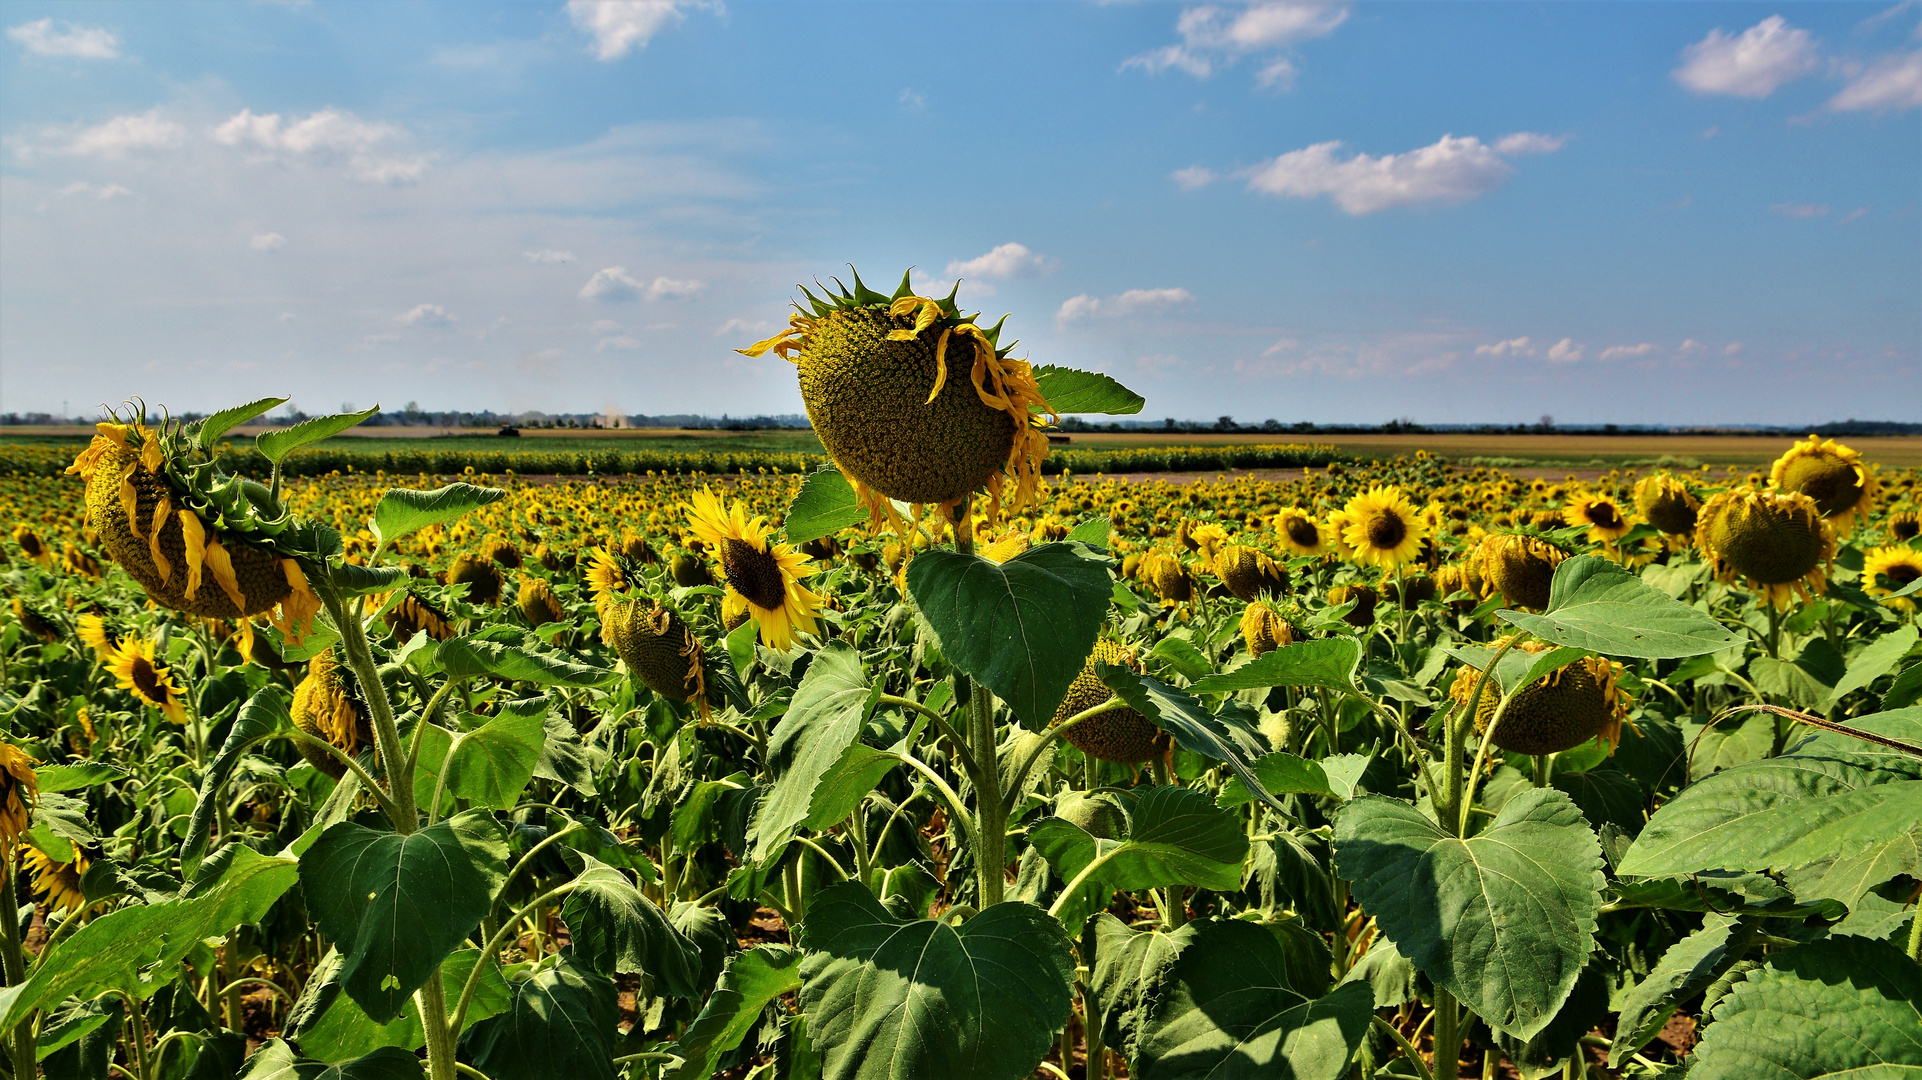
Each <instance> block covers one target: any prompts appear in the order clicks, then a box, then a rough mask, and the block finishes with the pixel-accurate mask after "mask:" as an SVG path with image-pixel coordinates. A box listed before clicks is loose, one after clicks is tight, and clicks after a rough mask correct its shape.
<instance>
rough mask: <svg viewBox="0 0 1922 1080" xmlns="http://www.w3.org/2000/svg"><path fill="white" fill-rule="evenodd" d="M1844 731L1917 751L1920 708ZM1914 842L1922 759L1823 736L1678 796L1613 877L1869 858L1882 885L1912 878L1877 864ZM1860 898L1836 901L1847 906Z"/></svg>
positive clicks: (1902, 867) (1921, 818)
mask: <svg viewBox="0 0 1922 1080" xmlns="http://www.w3.org/2000/svg"><path fill="white" fill-rule="evenodd" d="M1851 726H1853V727H1857V728H1860V729H1861V730H1863V731H1867V732H1871V733H1873V734H1877V735H1883V736H1886V737H1888V738H1891V739H1895V740H1899V741H1903V742H1907V743H1909V744H1911V745H1922V708H1909V709H1900V710H1897V711H1895V712H1886V713H1876V714H1874V715H1872V716H1865V717H1861V718H1859V719H1856V720H1854V721H1852V722H1851ZM1918 837H1922V757H1916V756H1914V755H1911V754H1905V753H1903V752H1901V751H1899V750H1891V749H1888V748H1886V747H1881V746H1877V745H1875V744H1873V743H1867V742H1863V741H1861V740H1859V739H1854V738H1850V737H1849V736H1846V735H1834V734H1825V735H1820V736H1817V737H1815V738H1813V739H1810V740H1808V741H1806V742H1803V743H1802V744H1801V745H1799V746H1797V747H1795V748H1794V749H1793V750H1791V751H1790V752H1789V753H1787V754H1784V755H1782V756H1781V757H1774V758H1767V759H1765V760H1762V761H1754V762H1750V763H1748V764H1746V765H1737V766H1736V767H1734V768H1732V769H1723V770H1722V771H1720V772H1718V773H1714V774H1713V775H1710V776H1707V777H1704V778H1702V779H1701V780H1698V781H1696V782H1695V783H1694V784H1693V785H1691V786H1689V787H1687V788H1685V789H1683V791H1682V793H1681V794H1680V795H1677V796H1676V797H1675V798H1673V799H1671V800H1669V801H1668V802H1667V803H1666V804H1664V805H1663V806H1662V808H1661V809H1660V810H1657V811H1656V812H1655V814H1654V816H1653V817H1651V818H1650V819H1649V821H1648V824H1647V825H1646V826H1644V827H1643V829H1642V833H1641V835H1640V836H1639V837H1637V838H1636V841H1635V846H1634V847H1632V848H1630V849H1629V851H1628V854H1627V855H1626V856H1624V857H1623V858H1622V862H1621V865H1620V866H1619V867H1617V872H1618V873H1621V874H1623V875H1629V876H1654V875H1661V874H1691V873H1700V872H1702V871H1705V870H1753V871H1764V870H1774V871H1780V870H1791V869H1795V868H1798V867H1804V866H1811V865H1814V864H1816V863H1821V862H1826V861H1828V860H1833V859H1845V860H1856V859H1863V858H1869V859H1870V860H1871V862H1872V863H1874V864H1876V865H1880V866H1881V867H1882V868H1884V869H1886V870H1887V874H1888V876H1887V877H1883V878H1882V879H1881V881H1886V880H1888V877H1893V876H1895V875H1896V874H1898V873H1914V872H1915V870H1916V867H1915V864H1914V862H1913V861H1912V860H1898V861H1897V862H1895V863H1892V864H1890V863H1886V862H1883V861H1882V860H1880V859H1877V858H1875V856H1877V855H1878V853H1880V854H1887V853H1889V852H1891V851H1904V850H1906V851H1908V852H1910V853H1913V852H1914V851H1915V842H1916V839H1917V838H1918ZM1881 881H1871V882H1866V883H1861V884H1862V887H1864V888H1866V887H1872V886H1874V885H1878V884H1880V883H1881ZM1825 894H1826V893H1825ZM1859 895H1860V893H1859V892H1856V893H1854V895H1851V896H1835V897H1834V898H1835V899H1838V900H1841V901H1842V902H1843V903H1852V902H1853V901H1854V899H1855V897H1856V896H1859ZM1813 898H1814V896H1812V895H1802V896H1801V899H1803V900H1809V899H1813Z"/></svg>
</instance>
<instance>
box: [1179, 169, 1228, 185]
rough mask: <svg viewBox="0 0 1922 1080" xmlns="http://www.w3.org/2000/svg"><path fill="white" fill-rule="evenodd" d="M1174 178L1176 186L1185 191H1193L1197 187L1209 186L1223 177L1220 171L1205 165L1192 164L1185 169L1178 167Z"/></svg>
mask: <svg viewBox="0 0 1922 1080" xmlns="http://www.w3.org/2000/svg"><path fill="white" fill-rule="evenodd" d="M1174 178H1175V186H1177V187H1179V188H1180V189H1181V190H1183V191H1193V190H1195V189H1196V188H1203V187H1207V186H1208V185H1209V184H1212V183H1214V182H1215V181H1216V180H1218V179H1220V178H1221V177H1220V174H1219V173H1217V172H1215V171H1214V170H1213V169H1210V168H1208V167H1207V166H1205V165H1190V166H1188V167H1187V168H1185V169H1176V170H1175V171H1174Z"/></svg>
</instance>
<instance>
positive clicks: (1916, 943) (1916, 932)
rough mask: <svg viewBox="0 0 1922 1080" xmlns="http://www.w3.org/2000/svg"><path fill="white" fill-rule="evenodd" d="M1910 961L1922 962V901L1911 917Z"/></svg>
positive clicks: (1918, 903)
mask: <svg viewBox="0 0 1922 1080" xmlns="http://www.w3.org/2000/svg"><path fill="white" fill-rule="evenodd" d="M1909 959H1911V960H1916V961H1922V901H1919V902H1917V903H1916V905H1915V911H1914V913H1913V914H1911V915H1910V916H1909Z"/></svg>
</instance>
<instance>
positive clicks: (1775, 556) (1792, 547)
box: [1695, 487, 1835, 608]
mask: <svg viewBox="0 0 1922 1080" xmlns="http://www.w3.org/2000/svg"><path fill="white" fill-rule="evenodd" d="M1695 542H1696V544H1697V545H1699V546H1700V547H1701V549H1702V551H1703V552H1704V553H1705V554H1706V555H1707V556H1708V557H1709V562H1710V564H1711V565H1712V566H1713V567H1714V568H1715V572H1716V575H1717V576H1718V577H1720V578H1722V580H1724V581H1731V580H1734V579H1735V578H1736V577H1741V578H1744V579H1746V580H1747V581H1748V583H1749V587H1750V588H1752V589H1754V590H1755V591H1756V592H1758V593H1761V594H1762V595H1763V596H1766V597H1767V598H1768V600H1769V602H1770V603H1771V604H1774V605H1775V606H1776V607H1778V608H1783V607H1787V606H1788V604H1789V602H1790V600H1791V599H1792V598H1793V597H1795V596H1798V595H1799V596H1801V598H1802V599H1804V600H1807V599H1809V593H1810V591H1811V590H1813V591H1815V592H1818V593H1819V592H1822V591H1824V590H1825V589H1826V588H1827V587H1828V565H1829V563H1830V562H1831V561H1832V560H1833V559H1834V558H1835V530H1834V529H1832V528H1830V527H1829V523H1828V522H1827V521H1826V520H1824V519H1823V517H1822V512H1821V508H1820V507H1819V506H1818V505H1817V504H1816V501H1815V500H1814V499H1813V498H1812V497H1810V496H1808V495H1804V494H1802V493H1800V492H1793V493H1787V492H1780V491H1775V492H1761V491H1756V490H1754V489H1753V488H1746V487H1744V488H1736V489H1733V490H1731V491H1724V492H1722V493H1721V494H1720V495H1717V496H1715V497H1714V498H1712V499H1710V500H1709V501H1708V503H1707V505H1705V506H1703V507H1702V513H1701V520H1700V523H1699V524H1697V525H1696V527H1695Z"/></svg>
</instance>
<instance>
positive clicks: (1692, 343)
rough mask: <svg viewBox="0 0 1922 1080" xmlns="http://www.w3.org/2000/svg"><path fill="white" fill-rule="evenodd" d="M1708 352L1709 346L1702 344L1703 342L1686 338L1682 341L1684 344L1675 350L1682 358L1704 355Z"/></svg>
mask: <svg viewBox="0 0 1922 1080" xmlns="http://www.w3.org/2000/svg"><path fill="white" fill-rule="evenodd" d="M1707 351H1708V346H1707V345H1704V344H1702V343H1701V342H1699V341H1697V340H1695V339H1694V338H1684V339H1683V340H1682V343H1681V344H1680V345H1678V346H1676V348H1675V352H1676V353H1677V354H1678V355H1681V356H1694V355H1695V354H1697V353H1704V352H1707Z"/></svg>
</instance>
